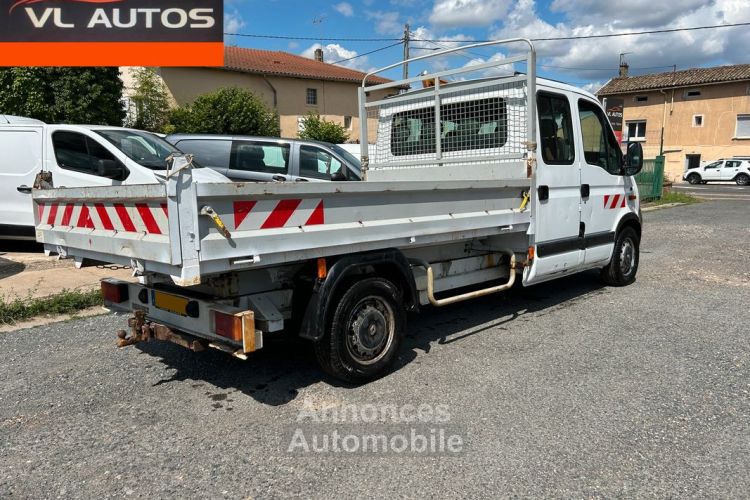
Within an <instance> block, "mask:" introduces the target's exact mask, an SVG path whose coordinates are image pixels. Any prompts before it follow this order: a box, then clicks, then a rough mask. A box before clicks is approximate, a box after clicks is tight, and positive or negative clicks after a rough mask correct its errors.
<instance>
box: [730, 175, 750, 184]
mask: <svg viewBox="0 0 750 500" xmlns="http://www.w3.org/2000/svg"><path fill="white" fill-rule="evenodd" d="M734 182H736V183H737V185H738V186H748V185H750V176H748V175H747V174H737V177H735V178H734Z"/></svg>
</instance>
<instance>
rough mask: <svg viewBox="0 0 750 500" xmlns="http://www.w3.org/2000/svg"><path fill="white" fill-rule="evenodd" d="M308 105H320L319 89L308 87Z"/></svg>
mask: <svg viewBox="0 0 750 500" xmlns="http://www.w3.org/2000/svg"><path fill="white" fill-rule="evenodd" d="M307 105H308V106H317V105H318V89H307Z"/></svg>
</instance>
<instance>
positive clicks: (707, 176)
mask: <svg viewBox="0 0 750 500" xmlns="http://www.w3.org/2000/svg"><path fill="white" fill-rule="evenodd" d="M723 169H724V162H723V161H715V162H713V163H709V164H708V165H706V166H705V167H703V175H701V178H702V179H703V180H704V181H720V180H721V171H722V170H723Z"/></svg>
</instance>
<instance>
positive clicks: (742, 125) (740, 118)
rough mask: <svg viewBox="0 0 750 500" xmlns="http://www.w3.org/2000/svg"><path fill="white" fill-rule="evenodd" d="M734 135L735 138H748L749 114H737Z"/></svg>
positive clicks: (749, 130)
mask: <svg viewBox="0 0 750 500" xmlns="http://www.w3.org/2000/svg"><path fill="white" fill-rule="evenodd" d="M734 136H735V137H736V138H737V139H750V115H737V128H736V129H735V133H734Z"/></svg>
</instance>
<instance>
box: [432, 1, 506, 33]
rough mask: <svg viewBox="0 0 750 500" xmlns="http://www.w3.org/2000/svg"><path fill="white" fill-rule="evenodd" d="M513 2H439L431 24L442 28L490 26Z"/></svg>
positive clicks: (433, 10) (435, 6)
mask: <svg viewBox="0 0 750 500" xmlns="http://www.w3.org/2000/svg"><path fill="white" fill-rule="evenodd" d="M510 2H511V0H437V1H436V2H435V5H434V6H433V7H432V13H431V14H430V22H431V23H432V24H434V25H435V26H440V27H457V26H489V25H491V24H492V23H494V22H496V21H499V20H501V19H502V18H503V16H505V14H506V12H507V11H508V6H509V4H510Z"/></svg>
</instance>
